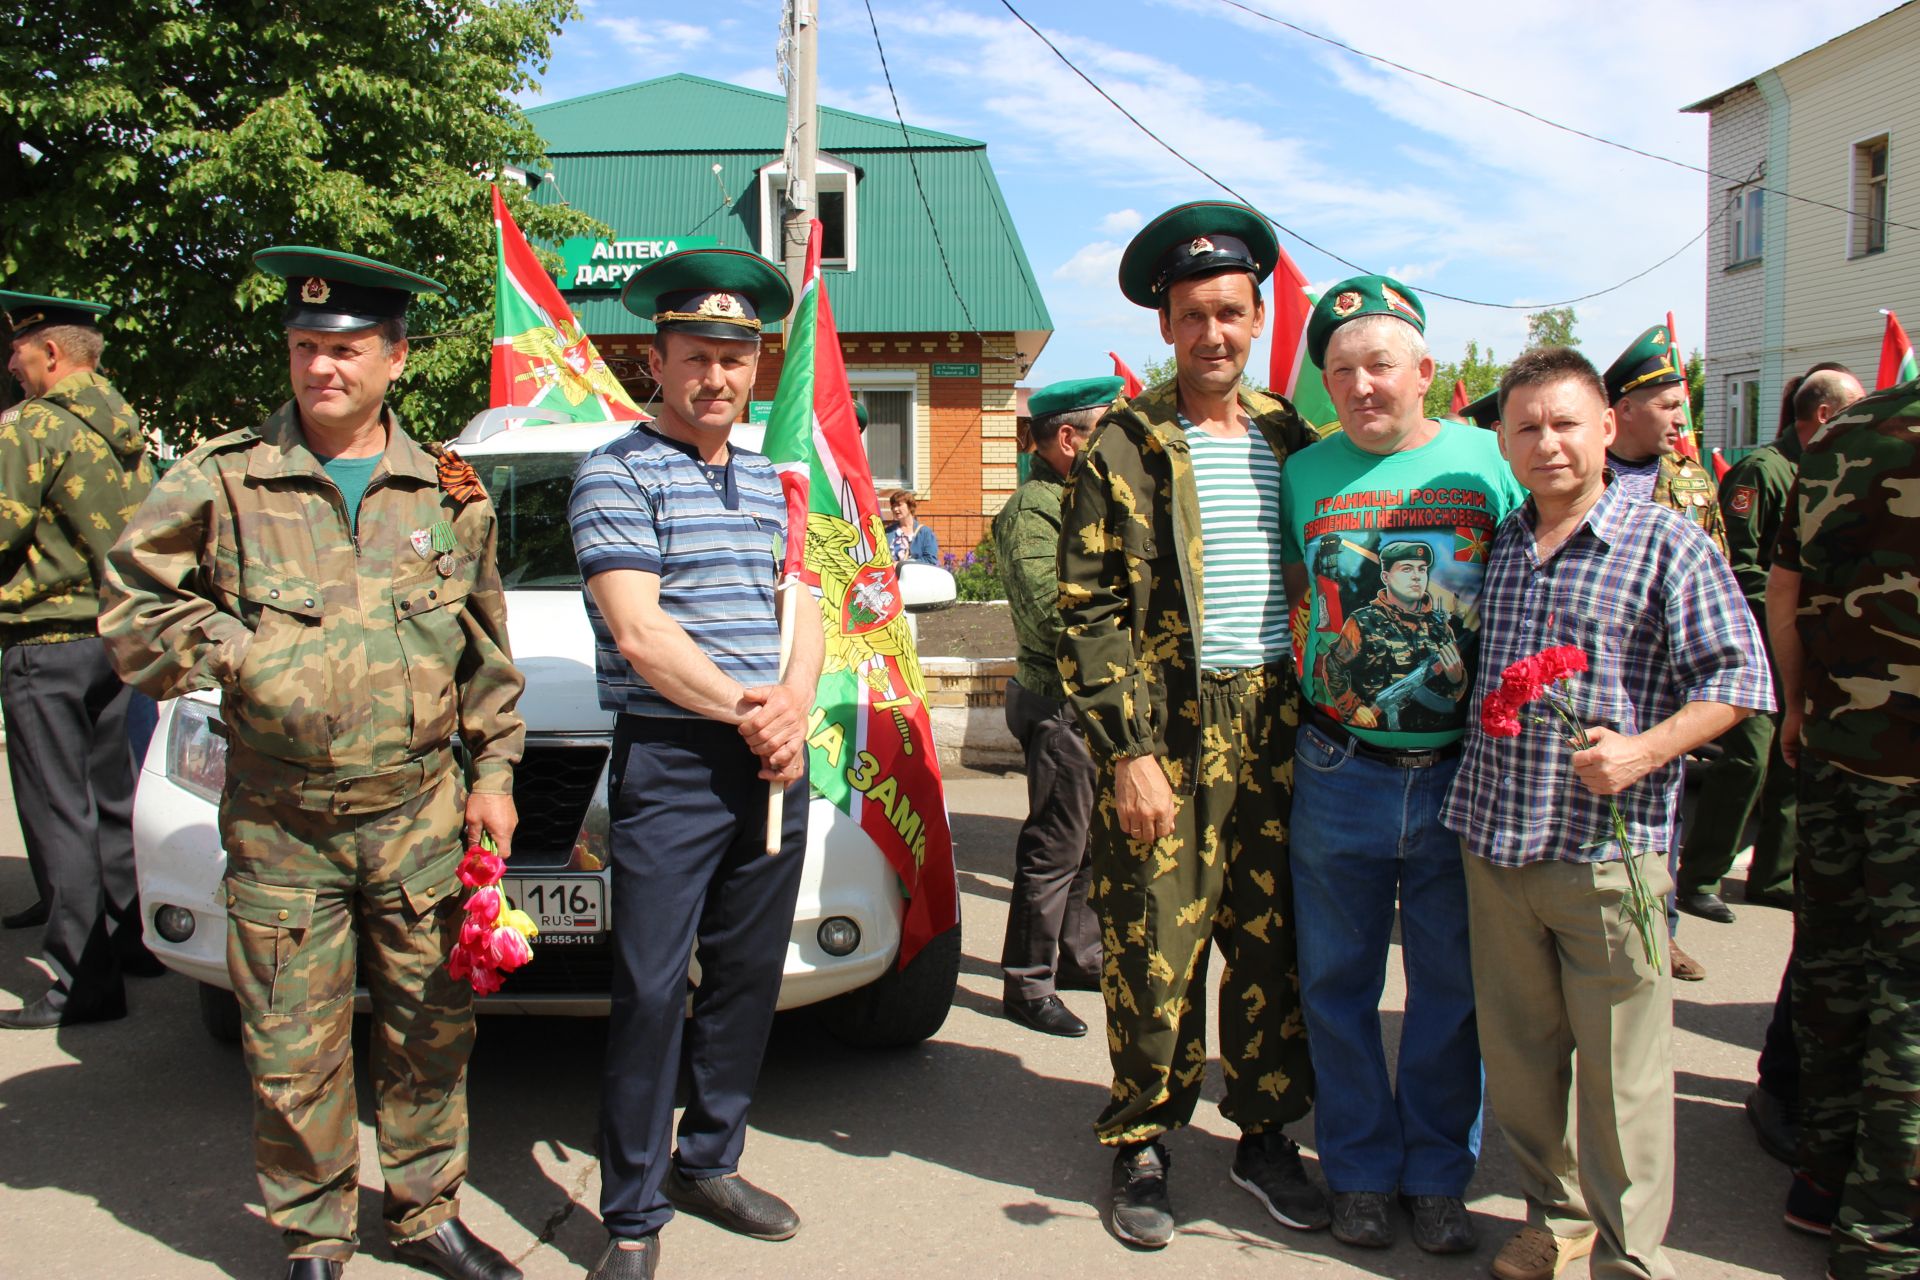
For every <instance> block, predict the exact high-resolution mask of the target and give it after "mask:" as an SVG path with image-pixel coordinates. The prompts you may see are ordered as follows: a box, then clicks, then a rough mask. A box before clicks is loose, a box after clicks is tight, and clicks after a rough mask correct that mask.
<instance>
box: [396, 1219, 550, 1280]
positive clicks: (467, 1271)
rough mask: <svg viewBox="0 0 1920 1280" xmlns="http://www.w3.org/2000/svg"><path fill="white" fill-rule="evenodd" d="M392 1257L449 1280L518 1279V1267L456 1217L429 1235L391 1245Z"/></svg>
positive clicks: (519, 1278) (519, 1279) (519, 1277)
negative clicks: (446, 1277)
mask: <svg viewBox="0 0 1920 1280" xmlns="http://www.w3.org/2000/svg"><path fill="white" fill-rule="evenodd" d="M393 1256H394V1257H396V1258H398V1259H400V1260H401V1261H402V1262H410V1263H412V1264H413V1265H414V1266H416V1267H424V1268H426V1269H427V1270H430V1271H438V1272H439V1273H440V1274H441V1275H443V1276H449V1277H451V1278H452V1280H521V1276H520V1268H518V1267H516V1266H514V1265H513V1264H512V1263H511V1262H508V1261H507V1255H506V1254H504V1253H501V1252H500V1251H499V1250H498V1249H496V1248H494V1247H493V1246H492V1245H490V1244H488V1243H486V1241H484V1240H482V1239H480V1237H478V1236H476V1235H474V1234H473V1232H471V1231H469V1230H467V1227H466V1224H465V1223H463V1222H461V1221H460V1219H458V1218H450V1219H448V1220H447V1221H445V1222H443V1223H441V1224H440V1225H439V1226H438V1227H435V1228H434V1231H433V1234H432V1235H428V1236H421V1237H420V1238H419V1239H418V1240H409V1241H407V1242H406V1243H405V1244H396V1245H394V1246H393Z"/></svg>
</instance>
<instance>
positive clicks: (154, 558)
mask: <svg viewBox="0 0 1920 1280" xmlns="http://www.w3.org/2000/svg"><path fill="white" fill-rule="evenodd" d="M218 500H219V496H218V493H217V491H216V489H215V487H214V485H213V483H212V482H211V481H210V480H208V478H207V476H206V475H205V473H203V472H202V471H201V470H200V468H199V466H197V465H195V462H194V461H193V460H191V459H188V460H183V461H182V462H180V463H179V464H178V465H176V466H174V467H173V469H172V470H170V471H168V472H167V474H166V475H165V476H164V477H163V478H162V479H161V480H160V482H159V483H158V484H156V485H154V487H153V489H152V490H151V491H150V492H149V493H148V494H147V500H146V501H145V502H144V503H142V504H141V506H140V509H139V510H138V511H136V512H135V513H134V515H133V519H131V520H129V521H128V522H127V527H126V529H125V530H124V531H122V533H121V535H120V540H119V541H118V542H116V543H114V544H113V550H112V551H110V552H108V553H107V571H106V576H105V579H104V580H103V582H102V584H101V592H100V604H101V612H100V636H101V639H103V640H105V641H106V645H107V655H108V656H109V657H110V658H111V659H112V660H113V666H114V669H115V670H116V671H118V672H119V673H120V678H121V679H123V680H125V681H126V682H127V683H128V684H130V685H132V686H134V687H135V688H136V689H139V690H140V691H141V692H142V693H145V694H148V695H149V696H151V697H154V698H162V699H164V698H177V697H179V696H180V695H181V694H183V693H188V692H191V691H192V690H194V689H216V688H224V687H226V686H227V685H229V684H231V683H232V682H233V681H234V680H235V679H236V678H237V677H238V676H239V674H240V664H241V662H242V661H243V660H244V659H245V657H246V653H247V645H248V644H249V643H251V641H252V639H253V633H252V632H251V631H249V630H248V629H247V626H246V624H245V623H243V622H242V621H241V620H240V619H239V618H238V617H236V616H234V615H233V614H231V613H228V612H226V611H225V610H223V609H221V608H220V606H219V605H218V604H216V603H215V601H214V599H213V597H212V583H211V579H212V573H211V565H210V563H209V562H210V560H211V559H212V557H213V556H214V555H215V554H216V551H215V547H214V536H215V534H216V532H217V530H218V526H219V521H218V518H217V513H216V503H217V502H218Z"/></svg>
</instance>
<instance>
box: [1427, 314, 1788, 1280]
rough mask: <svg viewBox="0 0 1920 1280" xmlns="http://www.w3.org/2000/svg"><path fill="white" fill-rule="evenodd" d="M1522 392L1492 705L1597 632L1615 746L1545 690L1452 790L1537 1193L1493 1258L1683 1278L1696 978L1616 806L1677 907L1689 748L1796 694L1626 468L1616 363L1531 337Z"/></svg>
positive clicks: (1520, 365) (1489, 597)
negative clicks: (1515, 500)
mask: <svg viewBox="0 0 1920 1280" xmlns="http://www.w3.org/2000/svg"><path fill="white" fill-rule="evenodd" d="M1500 408H1501V413H1500V449H1501V452H1502V453H1503V454H1505V455H1506V458H1507V462H1508V463H1509V465H1511V466H1512V467H1513V472H1514V476H1515V477H1516V478H1517V479H1518V480H1519V481H1520V484H1521V485H1522V487H1524V488H1525V489H1526V490H1527V492H1528V493H1529V494H1530V495H1532V496H1531V499H1530V500H1529V501H1528V502H1527V503H1526V505H1525V506H1524V507H1522V508H1521V509H1520V510H1518V511H1515V512H1514V513H1513V514H1512V515H1511V516H1509V517H1508V518H1507V520H1506V521H1505V523H1503V524H1502V525H1501V526H1500V529H1499V532H1498V533H1497V535H1496V536H1495V540H1494V545H1493V552H1492V555H1491V557H1490V560H1489V562H1488V565H1487V576H1486V583H1485V587H1484V590H1483V593H1482V597H1481V609H1482V611H1483V620H1482V629H1481V656H1480V679H1479V680H1477V681H1476V682H1475V689H1474V706H1475V709H1476V712H1478V711H1479V709H1480V708H1481V706H1482V704H1484V703H1485V701H1486V699H1487V698H1489V697H1490V696H1492V695H1493V694H1494V692H1495V691H1496V690H1498V689H1499V687H1500V684H1501V679H1500V677H1501V673H1502V672H1504V671H1505V670H1506V668H1507V667H1508V666H1509V665H1511V664H1513V663H1515V662H1517V661H1519V660H1521V659H1523V658H1527V657H1530V656H1531V655H1533V654H1536V653H1539V652H1541V651H1542V650H1544V649H1548V648H1551V647H1553V646H1557V645H1572V646H1576V647H1577V648H1579V649H1580V650H1581V651H1582V652H1584V653H1585V654H1586V657H1587V660H1588V663H1589V669H1588V670H1587V671H1586V672H1585V673H1584V674H1581V675H1577V676H1575V677H1573V678H1572V679H1571V681H1568V682H1566V683H1558V684H1555V685H1553V686H1552V688H1551V690H1550V694H1551V696H1553V697H1554V698H1556V699H1558V700H1560V701H1561V703H1562V704H1563V705H1565V706H1566V707H1567V708H1568V710H1569V711H1570V712H1571V713H1572V714H1573V716H1574V717H1575V718H1577V719H1578V721H1579V722H1580V724H1581V725H1582V726H1583V727H1584V728H1585V730H1586V733H1587V735H1588V737H1589V738H1590V739H1591V741H1592V744H1593V745H1592V746H1591V747H1590V748H1588V749H1586V750H1582V751H1575V750H1574V749H1573V747H1572V746H1571V745H1570V743H1569V741H1568V735H1567V732H1566V730H1565V729H1564V728H1563V727H1562V726H1561V725H1560V724H1559V722H1558V718H1557V717H1556V716H1555V715H1554V714H1553V713H1552V712H1550V711H1549V710H1548V709H1547V708H1546V707H1544V706H1542V705H1540V704H1538V703H1535V704H1533V705H1532V706H1529V707H1525V708H1522V709H1521V711H1520V713H1519V721H1520V732H1519V735H1518V736H1517V737H1498V738H1496V737H1494V736H1492V735H1490V734H1489V733H1488V731H1487V728H1486V725H1485V723H1484V721H1483V719H1482V716H1481V715H1480V714H1475V715H1473V716H1472V717H1470V718H1469V721H1468V731H1467V740H1466V749H1465V754H1464V758H1463V760H1462V762H1461V767H1460V773H1459V776H1458V778H1457V780H1456V781H1455V783H1454V787H1453V790H1452V792H1451V793H1450V794H1449V796H1448V798H1447V803H1446V806H1445V807H1444V808H1443V809H1442V811H1441V821H1442V822H1443V823H1445V824H1446V825H1447V826H1448V827H1450V828H1452V829H1453V830H1454V831H1457V832H1459V833H1460V836H1461V840H1462V842H1463V844H1464V845H1465V849H1466V853H1467V855H1468V856H1467V858H1466V869H1467V900H1468V918H1469V928H1470V930H1471V933H1472V949H1473V976H1474V988H1475V992H1476V997H1477V1000H1478V1008H1479V1021H1480V1046H1481V1052H1482V1055H1483V1056H1484V1058H1485V1061H1486V1071H1487V1086H1488V1091H1489V1093H1490V1094H1491V1095H1492V1097H1493V1098H1494V1102H1495V1107H1496V1110H1497V1111H1498V1113H1499V1116H1500V1122H1501V1127H1502V1129H1504V1130H1505V1132H1506V1135H1507V1141H1508V1143H1509V1145H1510V1146H1511V1147H1512V1148H1513V1152H1514V1156H1515V1159H1516V1160H1517V1162H1518V1164H1519V1166H1520V1173H1521V1182H1522V1186H1523V1189H1524V1191H1525V1194H1526V1199H1527V1223H1526V1225H1525V1226H1524V1227H1523V1228H1522V1229H1521V1231H1520V1232H1519V1233H1518V1234H1517V1235H1515V1236H1514V1237H1513V1238H1512V1239H1511V1240H1509V1241H1508V1243H1507V1245H1506V1247H1505V1248H1503V1249H1502V1250H1501V1251H1500V1254H1499V1256H1498V1257H1497V1258H1496V1259H1495V1260H1494V1264H1493V1274H1494V1275H1495V1276H1498V1277H1501V1278H1502V1280H1536V1278H1537V1280H1550V1277H1552V1276H1555V1275H1557V1274H1559V1271H1560V1269H1561V1268H1562V1267H1564V1266H1565V1264H1566V1262H1567V1260H1569V1259H1570V1258H1573V1257H1578V1256H1580V1255H1581V1254H1584V1253H1587V1252H1588V1251H1593V1252H1594V1254H1595V1257H1594V1261H1593V1273H1594V1275H1596V1276H1602V1275H1604V1276H1608V1277H1641V1278H1643V1280H1666V1278H1668V1277H1672V1276H1673V1275H1674V1270H1673V1266H1672V1264H1671V1263H1670V1262H1669V1261H1668V1259H1667V1257H1666V1254H1665V1252H1664V1250H1663V1249H1662V1247H1661V1242H1662V1240H1663V1238H1664V1237H1665V1235H1666V1229H1667V1218H1668V1215H1669V1213H1670V1212H1671V1209H1672V1203H1673V1059H1672V1045H1671V1041H1672V1029H1673V988H1672V984H1671V982H1670V980H1669V978H1668V975H1667V972H1666V967H1665V966H1663V965H1661V966H1657V965H1655V964H1652V963H1650V962H1649V960H1648V955H1647V952H1646V950H1645V949H1644V946H1643V943H1642V940H1641V936H1640V935H1639V930H1638V929H1637V927H1636V924H1635V920H1634V918H1633V913H1632V912H1631V911H1630V910H1629V904H1630V901H1631V898H1630V890H1629V870H1628V868H1627V866H1626V864H1625V863H1624V862H1623V861H1622V860H1621V859H1622V857H1623V850H1622V849H1621V848H1620V847H1619V845H1618V843H1617V842H1616V841H1615V840H1614V839H1612V832H1613V824H1612V816H1611V814H1612V810H1611V808H1610V805H1611V804H1614V803H1617V804H1618V805H1619V809H1620V813H1621V815H1622V816H1623V817H1624V819H1625V822H1626V828H1627V840H1628V843H1629V845H1630V846H1631V851H1632V856H1633V857H1634V858H1635V859H1636V860H1637V863H1638V866H1639V869H1640V870H1639V874H1640V875H1641V877H1643V879H1644V881H1645V882H1646V884H1647V886H1648V888H1649V889H1650V890H1651V894H1652V899H1653V901H1654V903H1655V904H1656V906H1657V903H1658V901H1659V899H1660V898H1661V897H1663V896H1664V895H1665V893H1666V891H1667V890H1668V889H1669V888H1670V887H1671V883H1672V881H1671V877H1670V876H1669V875H1668V874H1667V861H1666V852H1667V849H1668V847H1669V846H1670V845H1671V844H1672V842H1673V838H1674V823H1675V817H1676V814H1677V811H1678V808H1679V801H1680V764H1679V761H1680V758H1681V757H1682V756H1683V755H1684V754H1685V753H1686V752H1687V751H1689V750H1691V749H1692V748H1694V747H1696V746H1698V745H1699V744H1701V743H1703V742H1706V741H1708V740H1710V739H1712V738H1714V737H1717V736H1718V735H1719V734H1720V733H1721V732H1722V731H1724V730H1725V729H1726V728H1727V727H1728V726H1730V725H1732V724H1734V723H1736V722H1738V721H1739V720H1741V719H1742V718H1744V717H1746V716H1748V715H1750V714H1752V713H1753V712H1754V711H1756V710H1759V711H1765V710H1770V709H1772V707H1773V692H1772V688H1771V680H1770V677H1769V674H1768V669H1767V661H1766V657H1765V655H1764V652H1763V650H1762V649H1761V645H1760V634H1759V630H1758V628H1757V627H1756V626H1755V625H1754V621H1753V617H1752V614H1751V613H1750V612H1749V610H1748V609H1747V606H1746V603H1745V600H1744V599H1743V598H1742V596H1741V594H1740V588H1739V586H1738V584H1737V583H1736V582H1735V581H1734V578H1733V575H1732V573H1731V572H1730V571H1729V570H1728V568H1727V566H1726V562H1725V561H1724V560H1722V559H1721V557H1720V555H1719V553H1718V552H1717V551H1716V550H1715V549H1714V547H1713V544H1712V543H1711V542H1710V541H1709V540H1708V539H1707V538H1706V536H1705V535H1704V534H1702V533H1701V532H1700V531H1699V529H1697V528H1696V527H1694V526H1693V525H1692V524H1691V523H1689V522H1688V521H1687V520H1685V519H1684V518H1682V517H1680V516H1677V515H1675V514H1673V513H1672V512H1670V511H1667V510H1665V509H1664V508H1660V507H1654V506H1649V505H1647V504H1645V503H1635V502H1632V501H1631V500H1630V499H1629V498H1627V497H1626V495H1625V494H1624V492H1623V491H1622V490H1621V487H1620V486H1619V485H1618V484H1617V483H1615V482H1614V480H1613V475H1612V473H1611V472H1610V471H1608V470H1607V469H1606V447H1607V445H1608V443H1610V442H1611V441H1612V439H1613V435H1614V420H1613V412H1612V410H1611V409H1609V408H1608V406H1607V401H1606V395H1605V392H1604V390H1603V388H1602V385H1601V382H1600V378H1599V375H1598V374H1596V373H1595V372H1594V369H1593V366H1592V365H1590V364H1588V363H1587V361H1586V359H1585V358H1584V357H1582V356H1580V355H1579V354H1578V353H1576V352H1573V351H1570V350H1567V349H1565V348H1559V347H1552V348H1545V349H1540V350H1535V351H1530V352H1528V353H1526V354H1525V355H1523V356H1521V357H1520V359H1518V360H1516V361H1515V362H1514V363H1513V365H1512V366H1511V367H1510V368H1509V369H1508V371H1507V373H1506V376H1505V377H1503V378H1502V379H1501V382H1500ZM1661 924H1662V922H1660V921H1658V920H1657V919H1656V920H1655V922H1654V925H1653V927H1654V928H1655V929H1656V930H1657V931H1658V935H1664V933H1665V930H1664V928H1663V927H1661ZM1662 943H1664V937H1663V936H1662ZM1656 945H1660V944H1656ZM1576 1059H1577V1061H1578V1064H1579V1089H1580V1095H1579V1114H1578V1141H1577V1143H1576V1142H1575V1141H1573V1139H1572V1137H1571V1134H1570V1130H1569V1126H1568V1109H1569V1093H1570V1088H1571V1086H1572V1083H1573V1076H1574V1073H1573V1070H1572V1068H1573V1064H1574V1061H1575V1060H1576ZM1576 1171H1577V1176H1576Z"/></svg>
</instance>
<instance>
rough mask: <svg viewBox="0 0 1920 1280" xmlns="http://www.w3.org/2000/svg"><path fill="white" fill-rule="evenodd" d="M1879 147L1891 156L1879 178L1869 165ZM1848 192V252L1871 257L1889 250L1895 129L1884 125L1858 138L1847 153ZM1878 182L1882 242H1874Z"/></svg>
mask: <svg viewBox="0 0 1920 1280" xmlns="http://www.w3.org/2000/svg"><path fill="white" fill-rule="evenodd" d="M1875 149H1882V150H1884V151H1885V152H1886V156H1887V171H1886V172H1885V173H1883V174H1881V175H1880V178H1879V179H1878V181H1877V182H1876V181H1875V180H1874V179H1873V178H1872V177H1871V176H1870V175H1869V168H1870V165H1871V161H1872V156H1873V152H1874V151H1875ZM1847 157H1848V163H1847V174H1848V192H1847V209H1848V212H1849V215H1850V216H1849V217H1848V218H1847V256H1848V257H1849V258H1870V257H1875V256H1877V255H1879V254H1882V253H1885V252H1886V249H1887V218H1888V216H1889V215H1890V214H1891V212H1892V205H1891V203H1890V201H1891V196H1892V191H1891V185H1890V184H1891V182H1892V178H1893V131H1892V130H1890V129H1883V130H1881V131H1880V132H1879V133H1873V134H1869V135H1867V136H1866V137H1864V138H1861V139H1859V140H1857V141H1856V142H1854V144H1853V145H1852V147H1851V148H1849V149H1848V153H1847ZM1875 186H1878V187H1879V188H1880V190H1881V192H1882V195H1883V199H1882V203H1881V216H1880V218H1879V219H1878V221H1879V223H1880V243H1879V244H1878V245H1877V246H1873V245H1871V241H1872V239H1873V229H1872V227H1871V225H1870V224H1871V223H1872V222H1873V221H1875V219H1873V218H1872V217H1871V216H1870V213H1869V201H1871V199H1872V193H1873V188H1874V187H1875Z"/></svg>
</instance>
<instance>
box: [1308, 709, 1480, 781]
mask: <svg viewBox="0 0 1920 1280" xmlns="http://www.w3.org/2000/svg"><path fill="white" fill-rule="evenodd" d="M1307 723H1308V724H1310V725H1312V726H1313V727H1314V729H1315V730H1316V731H1318V732H1319V733H1320V734H1322V735H1323V736H1324V737H1325V738H1326V739H1327V741H1329V742H1331V743H1333V745H1334V746H1336V747H1340V748H1342V749H1350V750H1351V751H1352V752H1353V754H1355V755H1357V756H1365V757H1366V758H1367V759H1369V760H1377V761H1379V762H1380V763H1381V764H1390V765H1392V766H1394V767H1395V768H1396V769H1431V768H1432V767H1433V766H1434V765H1437V764H1439V763H1440V762H1441V761H1443V760H1451V759H1453V758H1454V757H1455V756H1457V755H1459V754H1460V744H1459V743H1457V742H1450V743H1448V744H1447V745H1446V746H1444V747H1423V748H1419V749H1416V750H1410V751H1409V750H1402V749H1400V748H1397V747H1378V746H1375V745H1374V744H1373V743H1371V742H1368V741H1367V740H1366V739H1365V738H1361V737H1357V736H1355V735H1354V734H1353V733H1351V732H1349V731H1348V729H1347V727H1346V726H1345V725H1343V724H1341V723H1340V722H1339V721H1337V720H1335V719H1334V718H1333V717H1332V716H1330V715H1328V714H1327V713H1326V712H1324V711H1320V710H1309V711H1308V712H1307Z"/></svg>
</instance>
